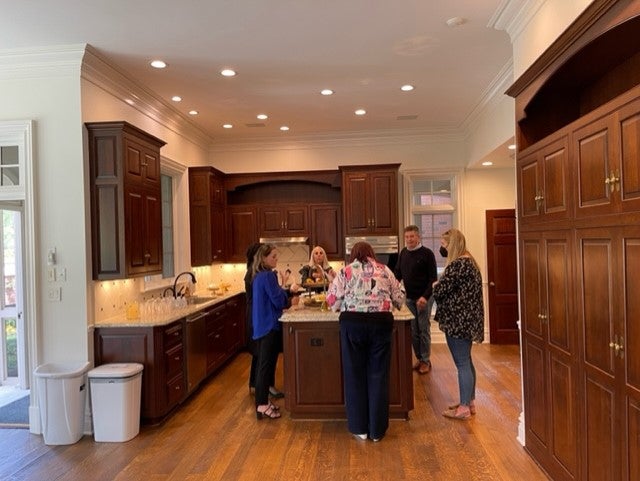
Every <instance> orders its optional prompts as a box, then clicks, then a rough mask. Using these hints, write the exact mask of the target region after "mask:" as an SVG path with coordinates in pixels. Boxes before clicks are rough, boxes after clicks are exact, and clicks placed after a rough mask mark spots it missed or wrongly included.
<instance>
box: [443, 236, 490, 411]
mask: <svg viewBox="0 0 640 481" xmlns="http://www.w3.org/2000/svg"><path fill="white" fill-rule="evenodd" d="M440 243H441V245H442V247H440V253H441V254H442V255H443V256H444V257H446V258H447V264H446V267H445V270H444V272H443V273H442V276H441V277H440V280H438V281H436V282H434V283H433V297H434V298H435V301H436V304H437V308H436V315H435V320H436V321H438V323H439V324H440V330H441V331H442V332H444V334H445V337H446V339H447V345H448V346H449V350H450V351H451V355H452V357H453V361H454V362H455V364H456V367H457V369H458V386H459V389H460V402H459V404H454V405H452V406H449V408H448V409H447V410H446V411H445V412H443V413H442V415H443V416H446V417H448V418H453V419H468V418H470V417H471V415H472V414H475V412H476V406H475V398H476V370H475V368H474V366H473V360H472V359H471V345H472V343H473V341H476V342H482V341H483V340H484V304H483V301H482V276H481V274H480V268H479V267H478V264H477V263H476V261H475V259H474V258H473V256H472V255H471V254H470V253H469V251H468V250H467V246H466V241H465V238H464V235H463V234H462V232H460V231H459V230H458V229H449V230H448V231H446V232H445V233H444V234H442V239H441V241H440Z"/></svg>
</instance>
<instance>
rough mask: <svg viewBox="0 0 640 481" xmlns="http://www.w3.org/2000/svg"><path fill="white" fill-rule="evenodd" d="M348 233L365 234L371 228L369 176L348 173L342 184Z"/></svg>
mask: <svg viewBox="0 0 640 481" xmlns="http://www.w3.org/2000/svg"><path fill="white" fill-rule="evenodd" d="M342 188H343V189H344V190H345V192H344V196H343V197H344V199H345V203H344V205H343V209H344V219H345V225H346V230H347V232H346V234H355V235H357V234H363V233H366V232H367V231H368V229H369V211H368V202H369V199H368V195H367V176H366V175H354V174H348V175H346V176H345V181H344V184H343V186H342Z"/></svg>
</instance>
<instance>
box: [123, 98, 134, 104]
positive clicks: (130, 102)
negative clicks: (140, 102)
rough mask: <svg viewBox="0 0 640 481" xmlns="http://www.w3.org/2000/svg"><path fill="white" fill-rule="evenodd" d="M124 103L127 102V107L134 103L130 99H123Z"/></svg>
mask: <svg viewBox="0 0 640 481" xmlns="http://www.w3.org/2000/svg"><path fill="white" fill-rule="evenodd" d="M124 101H125V102H127V103H128V104H129V105H133V104H135V102H134V101H133V100H131V99H124Z"/></svg>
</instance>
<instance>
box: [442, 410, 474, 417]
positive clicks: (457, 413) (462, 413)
mask: <svg viewBox="0 0 640 481" xmlns="http://www.w3.org/2000/svg"><path fill="white" fill-rule="evenodd" d="M442 415H443V416H444V417H445V418H450V419H469V418H470V417H471V410H467V409H464V408H462V410H461V409H460V408H457V409H447V410H446V411H445V412H443V413H442Z"/></svg>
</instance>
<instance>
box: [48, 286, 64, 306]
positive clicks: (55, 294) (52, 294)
mask: <svg viewBox="0 0 640 481" xmlns="http://www.w3.org/2000/svg"><path fill="white" fill-rule="evenodd" d="M60 295H61V289H60V288H59V287H50V288H49V290H48V291H47V299H48V300H49V302H60Z"/></svg>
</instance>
